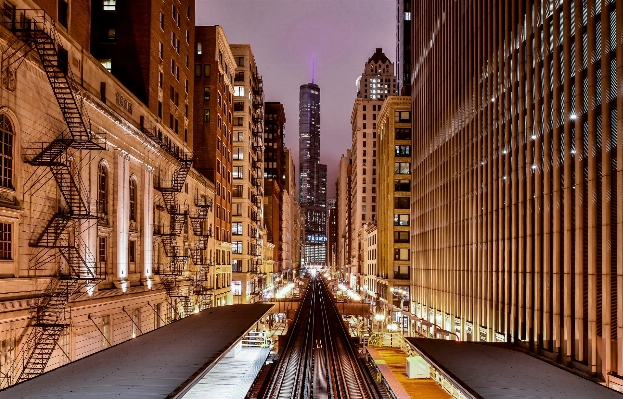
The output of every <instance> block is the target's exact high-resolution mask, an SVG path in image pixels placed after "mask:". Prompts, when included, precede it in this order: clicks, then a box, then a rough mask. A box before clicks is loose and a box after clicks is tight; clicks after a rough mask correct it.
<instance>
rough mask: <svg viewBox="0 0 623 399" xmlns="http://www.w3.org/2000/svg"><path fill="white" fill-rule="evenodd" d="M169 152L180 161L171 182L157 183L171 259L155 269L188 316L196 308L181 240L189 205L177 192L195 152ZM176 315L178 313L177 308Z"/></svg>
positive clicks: (164, 240) (164, 239)
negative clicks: (166, 263) (167, 183)
mask: <svg viewBox="0 0 623 399" xmlns="http://www.w3.org/2000/svg"><path fill="white" fill-rule="evenodd" d="M150 137H151V136H150ZM163 148H165V149H166V150H167V151H169V150H170V147H169V146H164V147H163ZM169 152H170V153H171V155H173V156H174V157H175V158H176V159H177V160H178V161H179V166H178V167H177V168H176V169H175V171H174V172H173V175H172V176H171V185H170V186H163V185H160V184H157V185H156V186H155V187H154V188H155V189H156V190H158V191H159V192H160V194H162V199H163V202H164V205H165V209H166V211H167V213H168V214H169V231H168V232H164V231H162V232H160V236H161V242H162V246H163V249H164V252H165V255H166V256H167V257H168V258H169V263H168V265H162V266H161V267H159V268H156V271H157V273H158V274H159V276H160V281H161V282H162V285H163V286H164V288H165V291H166V293H167V296H168V297H169V299H170V301H171V306H172V307H175V302H177V303H179V304H181V306H182V308H183V310H184V315H185V316H188V315H189V314H191V313H192V311H193V308H194V306H193V301H192V288H189V286H188V284H184V280H186V277H185V276H184V272H185V271H186V270H185V269H186V265H187V260H188V255H187V254H186V252H185V251H184V247H183V246H180V245H179V244H178V240H179V239H180V237H181V236H182V233H183V232H184V230H185V227H186V223H187V217H188V208H187V207H185V206H184V207H182V206H181V205H179V204H178V202H177V195H178V194H179V193H180V192H181V191H182V189H183V188H184V183H185V182H186V177H187V176H188V172H189V171H190V168H191V166H192V159H193V157H192V154H184V155H179V154H178V153H177V152H172V151H169ZM177 316H178V313H177V312H176V317H177Z"/></svg>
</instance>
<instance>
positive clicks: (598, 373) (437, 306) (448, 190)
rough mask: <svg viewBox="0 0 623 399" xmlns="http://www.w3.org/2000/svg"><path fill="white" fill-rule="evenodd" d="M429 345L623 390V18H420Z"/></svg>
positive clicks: (443, 13)
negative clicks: (513, 352)
mask: <svg viewBox="0 0 623 399" xmlns="http://www.w3.org/2000/svg"><path fill="white" fill-rule="evenodd" d="M412 19H413V20H414V21H416V22H415V23H414V29H413V37H412V39H413V40H412V46H413V59H412V67H413V73H412V79H411V83H412V101H413V155H412V176H413V185H412V190H411V210H412V214H411V234H412V236H411V251H412V254H411V255H412V257H411V258H412V287H411V301H412V303H411V305H412V311H413V312H414V313H415V314H416V316H417V318H418V321H417V323H416V325H417V327H416V328H417V330H418V331H420V332H421V333H422V334H425V335H430V336H436V337H446V338H458V339H461V340H470V341H471V340H474V341H501V342H508V343H511V344H515V345H519V346H521V347H524V348H526V349H528V350H529V351H532V352H534V353H536V354H539V355H542V356H544V357H546V358H549V359H551V361H553V362H557V363H560V364H564V365H565V366H569V367H571V368H573V369H575V370H577V371H578V372H582V373H585V374H586V375H589V376H592V377H597V378H599V379H602V380H604V381H606V382H607V384H608V385H610V386H612V387H617V386H618V387H620V385H621V384H623V380H622V379H621V378H620V377H618V376H619V375H621V374H623V369H622V367H623V339H622V337H621V335H622V334H623V314H622V313H621V311H622V310H623V303H622V301H623V295H621V293H622V292H623V287H622V286H621V284H623V278H622V276H623V255H622V254H623V252H622V251H621V249H622V248H623V242H622V239H623V224H622V223H621V221H622V220H623V218H622V217H621V210H619V207H618V204H619V203H621V195H622V194H621V189H622V187H623V180H622V178H623V176H622V175H621V172H620V170H621V168H620V166H619V162H618V159H622V157H621V155H623V154H622V152H621V151H623V144H622V143H621V135H620V134H618V131H619V130H621V129H622V128H623V119H622V116H623V96H622V95H621V91H620V88H621V87H622V84H623V68H622V65H623V46H621V45H617V43H620V42H621V37H622V36H623V24H622V21H623V3H622V2H620V1H616V2H615V1H612V0H607V1H601V0H597V1H595V0H586V1H580V0H569V1H560V0H555V1H515V0H513V1H495V0H478V1H472V2H464V1H450V0H443V1H435V2H424V1H420V2H415V3H414V6H413V14H412Z"/></svg>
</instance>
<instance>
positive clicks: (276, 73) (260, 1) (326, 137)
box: [196, 0, 396, 198]
mask: <svg viewBox="0 0 623 399" xmlns="http://www.w3.org/2000/svg"><path fill="white" fill-rule="evenodd" d="M196 15H197V21H196V22H197V25H221V26H222V27H223V29H224V30H225V34H226V36H227V40H228V41H229V43H232V44H233V43H249V44H251V47H252V49H253V52H254V54H255V60H256V62H257V65H258V69H259V72H260V74H262V76H263V78H264V91H265V95H266V101H279V102H281V103H283V105H284V107H285V110H286V118H287V122H286V127H285V135H286V139H285V142H286V146H287V147H289V148H291V149H292V151H293V155H294V157H295V159H294V162H295V165H296V170H297V174H298V169H299V165H298V95H299V86H300V85H302V84H305V83H309V82H310V81H311V75H312V58H314V59H315V65H316V68H315V69H316V72H315V76H316V78H315V82H316V84H318V85H319V86H320V96H321V97H320V131H321V139H320V142H321V150H320V155H321V162H323V163H326V164H327V168H328V175H329V176H328V181H327V186H328V187H327V191H328V193H327V198H332V197H333V196H334V195H335V181H336V179H337V168H338V162H339V159H340V155H341V154H344V153H346V150H347V149H348V148H350V146H351V127H350V115H351V112H352V109H353V102H354V101H355V97H356V95H357V91H356V87H355V80H356V79H357V77H358V76H360V75H361V74H362V72H363V68H364V64H365V63H366V61H367V60H368V58H369V57H370V56H371V55H372V54H373V53H374V50H375V49H376V47H382V48H383V51H384V52H385V55H387V56H388V57H389V59H390V60H391V61H392V62H394V61H395V58H396V1H395V0H197V10H196ZM297 185H298V177H297Z"/></svg>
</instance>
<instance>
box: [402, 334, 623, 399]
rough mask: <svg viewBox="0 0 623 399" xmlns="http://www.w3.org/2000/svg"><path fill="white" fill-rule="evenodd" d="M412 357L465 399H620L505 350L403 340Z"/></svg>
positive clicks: (494, 346)
mask: <svg viewBox="0 0 623 399" xmlns="http://www.w3.org/2000/svg"><path fill="white" fill-rule="evenodd" d="M407 340H408V341H409V342H410V343H412V344H413V345H414V346H415V348H416V351H417V352H419V353H420V354H421V355H422V357H424V358H426V359H427V361H428V363H429V364H433V365H434V366H435V367H437V368H438V369H439V370H440V371H441V373H442V374H444V376H445V377H446V378H447V379H449V380H451V381H453V382H454V385H455V386H456V385H459V386H460V387H462V388H463V389H462V390H463V393H464V394H466V396H467V397H471V398H483V399H498V398H527V399H532V398H548V399H572V398H582V399H586V398H600V399H609V398H612V399H622V398H623V396H622V395H621V394H620V393H618V392H616V391H614V390H612V389H609V388H607V387H605V386H603V385H599V384H597V383H595V382H593V381H590V380H588V379H586V378H582V377H580V376H578V375H576V374H573V373H571V372H569V371H567V370H565V369H563V368H561V367H558V366H556V365H553V364H550V363H547V362H545V361H543V360H540V359H538V358H536V357H534V356H532V355H529V354H526V353H524V352H522V351H521V350H519V349H513V348H512V347H509V346H508V345H507V344H492V343H484V342H483V343H479V342H457V341H447V340H441V339H427V338H407Z"/></svg>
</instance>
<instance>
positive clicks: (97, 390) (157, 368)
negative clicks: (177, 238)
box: [0, 304, 273, 399]
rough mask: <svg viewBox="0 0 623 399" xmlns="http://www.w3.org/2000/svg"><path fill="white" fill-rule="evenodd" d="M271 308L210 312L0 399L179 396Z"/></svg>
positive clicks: (225, 308) (74, 364) (1, 393)
mask: <svg viewBox="0 0 623 399" xmlns="http://www.w3.org/2000/svg"><path fill="white" fill-rule="evenodd" d="M272 306H273V305H271V304H254V305H234V306H223V307H215V308H210V309H206V310H204V311H202V312H200V313H197V314H194V315H192V316H189V317H186V318H184V319H181V320H179V321H176V322H174V323H171V324H168V325H166V326H164V327H161V328H159V329H157V330H154V331H151V332H149V333H146V334H143V335H141V336H139V337H137V338H135V339H131V340H129V341H126V342H123V343H121V344H118V345H115V346H113V347H111V348H108V349H106V350H103V351H101V352H97V353H95V354H93V355H91V356H88V357H85V358H83V359H80V360H77V361H75V362H72V363H69V364H67V365H66V366H63V367H60V368H57V369H54V370H52V371H49V372H47V373H45V374H42V375H40V376H38V377H36V378H33V379H31V380H28V381H25V382H23V383H21V384H18V385H15V386H13V387H10V388H7V389H5V390H3V391H0V399H5V398H6V399H18V398H33V399H35V398H36V399H44V398H45V399H48V398H50V399H51V398H55V399H61V398H62V399H71V398H81V399H110V398H124V399H143V398H144V399H147V398H149V399H164V398H177V397H180V396H181V394H182V393H183V392H185V391H186V390H187V389H189V388H190V387H191V386H192V385H193V384H194V383H195V382H197V381H198V380H199V379H200V378H201V377H202V376H203V375H205V373H207V372H208V371H209V370H210V369H211V368H212V367H213V366H214V365H215V364H216V363H217V362H218V360H220V359H221V358H222V357H223V356H224V355H225V354H226V353H227V352H228V351H229V350H230V349H231V348H232V347H233V346H234V345H235V344H236V342H237V341H239V340H240V338H241V337H243V336H244V335H245V334H246V333H247V332H248V331H249V330H251V329H252V328H253V326H254V324H255V323H256V322H257V321H258V320H259V319H260V318H262V317H263V316H264V315H265V314H266V313H267V312H268V311H269V310H270V308H271V307H272Z"/></svg>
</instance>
